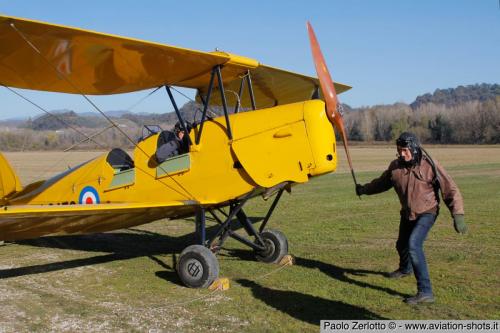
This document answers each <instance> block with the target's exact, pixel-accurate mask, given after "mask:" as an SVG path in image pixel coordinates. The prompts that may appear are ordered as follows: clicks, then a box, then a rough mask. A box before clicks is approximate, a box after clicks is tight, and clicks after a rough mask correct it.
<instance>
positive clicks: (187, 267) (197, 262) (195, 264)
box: [177, 245, 219, 288]
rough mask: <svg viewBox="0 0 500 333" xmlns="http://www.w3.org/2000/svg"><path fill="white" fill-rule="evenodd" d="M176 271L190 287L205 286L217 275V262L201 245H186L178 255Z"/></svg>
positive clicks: (210, 252) (213, 255)
mask: <svg viewBox="0 0 500 333" xmlns="http://www.w3.org/2000/svg"><path fill="white" fill-rule="evenodd" d="M177 273H178V274H179V278H180V279H181V281H182V283H184V284H185V285H186V286H187V287H190V288H207V287H208V286H210V285H211V284H212V283H213V282H214V281H215V279H217V278H218V277H219V262H218V261H217V258H216V257H215V254H213V253H212V251H210V250H209V249H208V248H206V247H204V246H203V245H191V246H188V247H186V248H185V249H184V250H183V251H182V252H181V254H180V256H179V262H178V264H177Z"/></svg>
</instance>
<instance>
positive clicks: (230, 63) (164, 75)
mask: <svg viewBox="0 0 500 333" xmlns="http://www.w3.org/2000/svg"><path fill="white" fill-rule="evenodd" d="M216 65H223V67H222V77H223V83H224V86H225V88H227V89H228V91H229V90H231V91H234V92H237V91H238V90H239V85H240V81H241V79H240V78H241V77H243V76H244V75H245V74H246V73H247V72H248V71H250V73H251V76H252V80H253V83H254V93H255V97H256V99H257V101H258V103H259V104H258V107H259V108H262V107H267V106H273V105H278V104H285V103H291V102H297V101H302V100H306V99H310V98H311V96H312V95H313V93H314V91H315V90H316V89H317V87H319V83H318V80H317V79H316V78H313V77H310V76H305V75H301V74H296V73H292V72H288V71H285V70H281V69H277V68H273V67H269V66H265V65H261V64H259V63H258V62H257V61H256V60H253V59H250V58H245V57H241V56H237V55H233V54H229V53H224V52H200V51H195V50H190V49H184V48H179V47H174V46H169V45H163V44H157V43H152V42H146V41H142V40H138V39H132V38H125V37H120V36H114V35H109V34H103V33H98V32H93V31H88V30H82V29H76V28H71V27H65V26H62V25H55V24H49V23H44V22H38V21H32V20H26V19H20V18H15V17H8V16H0V84H2V85H5V86H11V87H17V88H24V89H33V90H43V91H54V92H64V93H75V94H76V93H78V94H89V95H105V94H116V93H125V92H131V91H138V90H143V89H148V88H153V87H158V86H161V85H165V84H168V85H174V86H180V87H187V88H195V89H198V90H199V91H200V92H201V94H206V89H207V87H208V85H209V81H210V74H211V71H212V68H213V67H214V66H216ZM215 88H216V89H215V91H214V92H213V93H212V98H211V104H220V95H219V94H218V92H217V90H218V89H217V84H216V85H215ZM336 88H337V92H342V91H345V90H347V89H349V88H350V87H349V86H346V85H341V84H336ZM227 98H228V102H229V103H230V104H231V105H233V104H234V103H235V102H236V97H235V94H231V93H228V94H227ZM242 106H243V107H246V108H249V107H251V103H250V98H249V96H248V93H247V94H244V95H243V97H242Z"/></svg>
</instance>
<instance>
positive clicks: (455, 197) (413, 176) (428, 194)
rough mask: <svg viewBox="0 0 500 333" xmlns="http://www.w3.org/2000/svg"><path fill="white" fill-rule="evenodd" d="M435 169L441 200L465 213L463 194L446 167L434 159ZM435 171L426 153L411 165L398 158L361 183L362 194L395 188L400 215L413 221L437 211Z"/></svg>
mask: <svg viewBox="0 0 500 333" xmlns="http://www.w3.org/2000/svg"><path fill="white" fill-rule="evenodd" d="M434 164H435V166H436V169H437V171H438V179H439V184H440V187H441V196H442V198H443V201H444V203H445V204H446V206H447V207H448V209H449V210H450V212H451V213H452V214H453V215H454V214H463V213H464V203H463V199H462V195H461V194H460V190H459V189H458V187H457V185H456V184H455V182H454V181H453V179H451V177H450V176H449V175H448V173H447V172H446V170H444V169H443V167H442V166H441V165H440V164H439V163H438V162H436V161H434ZM433 179H434V171H433V170H432V166H431V163H430V162H429V160H428V159H427V157H426V156H423V157H422V160H421V162H420V164H418V165H415V166H413V167H411V168H407V167H404V166H402V165H401V164H400V163H399V161H398V160H394V161H392V162H391V164H390V165H389V167H388V168H387V170H385V171H384V172H383V173H382V175H381V176H380V177H379V178H376V179H374V180H372V181H371V182H370V183H368V184H365V185H364V186H363V193H364V194H368V195H370V194H376V193H381V192H384V191H387V190H389V189H390V188H391V187H394V190H395V191H396V193H397V194H398V197H399V201H400V202H401V215H402V216H404V217H406V218H408V219H409V220H415V219H416V218H417V215H419V214H423V213H434V214H436V213H437V211H438V198H436V192H435V190H434V186H433V184H432V183H433Z"/></svg>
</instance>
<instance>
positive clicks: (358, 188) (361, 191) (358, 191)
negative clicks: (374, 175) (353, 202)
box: [356, 184, 365, 196]
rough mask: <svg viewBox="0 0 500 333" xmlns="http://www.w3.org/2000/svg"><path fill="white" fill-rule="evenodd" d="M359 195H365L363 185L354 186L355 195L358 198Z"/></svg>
mask: <svg viewBox="0 0 500 333" xmlns="http://www.w3.org/2000/svg"><path fill="white" fill-rule="evenodd" d="M361 194H365V190H364V187H363V185H360V184H356V195H357V196H360V195H361Z"/></svg>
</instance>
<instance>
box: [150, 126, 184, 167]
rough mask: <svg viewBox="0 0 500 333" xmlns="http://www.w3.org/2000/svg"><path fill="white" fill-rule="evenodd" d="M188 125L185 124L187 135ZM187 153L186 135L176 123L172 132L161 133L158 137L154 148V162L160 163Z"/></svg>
mask: <svg viewBox="0 0 500 333" xmlns="http://www.w3.org/2000/svg"><path fill="white" fill-rule="evenodd" d="M190 127H191V126H190V124H188V123H186V129H187V131H188V133H189V130H190ZM187 152H189V140H188V135H187V134H186V133H184V130H183V129H182V126H181V124H180V123H179V122H177V123H176V124H175V126H174V128H173V129H172V131H163V132H161V133H160V135H159V136H158V144H157V148H156V154H155V155H156V161H157V162H158V163H162V162H163V161H165V160H166V159H168V158H170V157H173V156H176V155H181V154H185V153H187Z"/></svg>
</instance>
